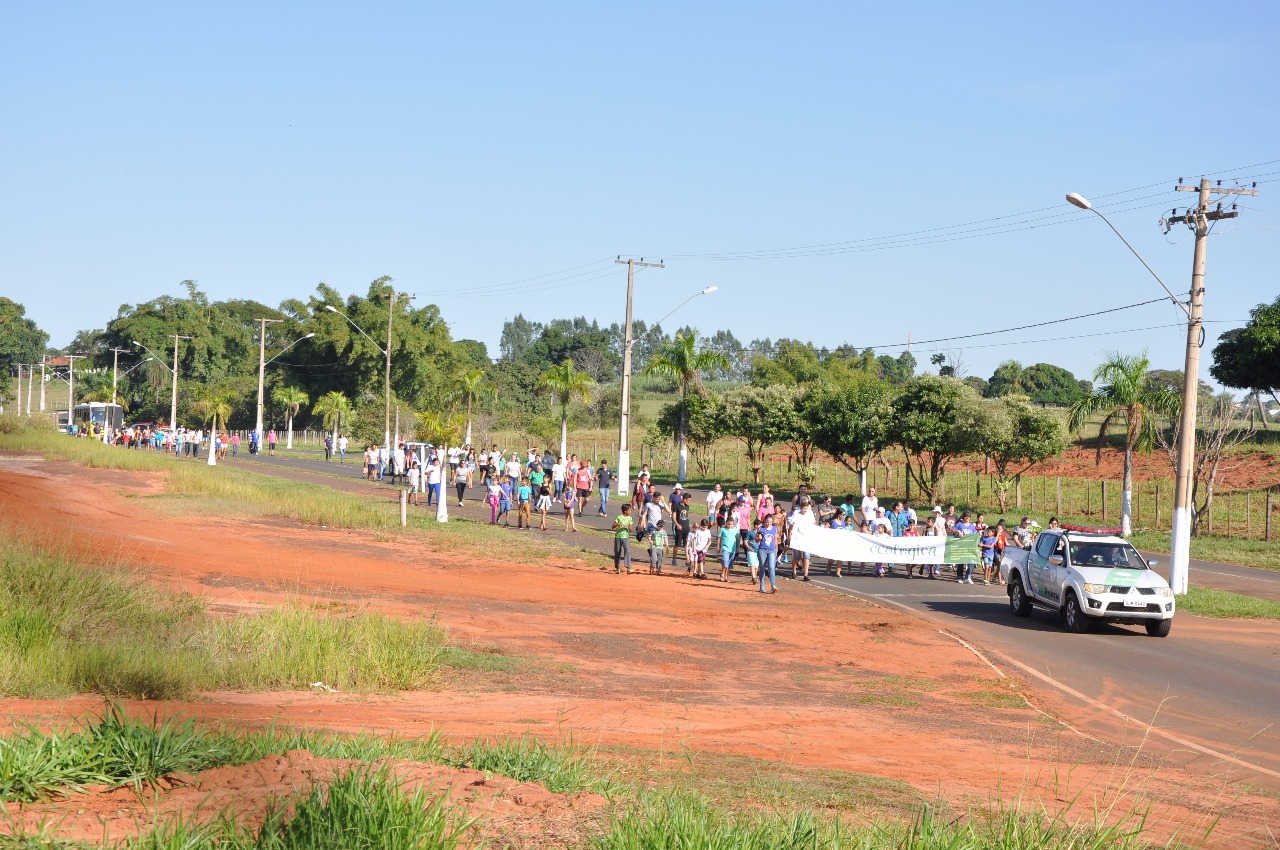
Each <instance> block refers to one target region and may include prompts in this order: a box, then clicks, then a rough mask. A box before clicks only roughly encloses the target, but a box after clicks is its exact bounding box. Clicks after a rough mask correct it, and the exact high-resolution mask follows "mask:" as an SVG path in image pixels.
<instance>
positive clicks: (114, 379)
mask: <svg viewBox="0 0 1280 850" xmlns="http://www.w3.org/2000/svg"><path fill="white" fill-rule="evenodd" d="M128 350H129V349H127V348H113V349H111V354H112V358H111V403H112V404H115V403H116V386H117V385H118V384H119V382H120V352H122V351H128ZM110 417H111V411H110V410H108V411H107V412H106V414H105V415H104V417H103V418H104V419H110ZM121 424H123V423H121ZM102 442H104V443H109V442H111V438H110V437H109V436H107V429H106V428H103V429H102Z"/></svg>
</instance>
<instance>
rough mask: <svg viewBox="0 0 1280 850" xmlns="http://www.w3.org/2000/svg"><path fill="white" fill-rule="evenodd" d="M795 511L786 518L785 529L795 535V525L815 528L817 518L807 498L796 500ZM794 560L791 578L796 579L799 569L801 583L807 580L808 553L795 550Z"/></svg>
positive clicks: (805, 496) (811, 501) (811, 503)
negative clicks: (801, 574)
mask: <svg viewBox="0 0 1280 850" xmlns="http://www.w3.org/2000/svg"><path fill="white" fill-rule="evenodd" d="M797 501H798V504H797V505H796V509H795V511H794V512H793V513H792V514H791V516H789V517H788V518H787V527H788V528H789V529H791V530H792V533H793V534H794V533H795V527H796V526H797V525H802V526H816V525H817V517H816V516H815V515H814V513H813V500H812V499H810V498H809V496H808V495H807V494H806V495H803V496H801V497H800V498H799V499H798V500H797ZM794 551H795V556H796V560H795V561H793V562H792V564H791V577H792V578H796V570H797V568H799V569H800V570H801V571H802V572H803V573H804V575H803V577H802V578H801V579H800V580H801V581H808V580H809V553H808V552H806V551H804V550H803V549H796V550H794Z"/></svg>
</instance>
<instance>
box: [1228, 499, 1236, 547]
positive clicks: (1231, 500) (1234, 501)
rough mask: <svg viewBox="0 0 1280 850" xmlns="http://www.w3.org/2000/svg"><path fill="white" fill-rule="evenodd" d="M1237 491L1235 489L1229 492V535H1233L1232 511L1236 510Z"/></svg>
mask: <svg viewBox="0 0 1280 850" xmlns="http://www.w3.org/2000/svg"><path fill="white" fill-rule="evenodd" d="M1235 504H1236V493H1235V491H1234V490H1229V491H1228V492H1227V536H1228V537H1230V536H1231V512H1232V511H1233V510H1235Z"/></svg>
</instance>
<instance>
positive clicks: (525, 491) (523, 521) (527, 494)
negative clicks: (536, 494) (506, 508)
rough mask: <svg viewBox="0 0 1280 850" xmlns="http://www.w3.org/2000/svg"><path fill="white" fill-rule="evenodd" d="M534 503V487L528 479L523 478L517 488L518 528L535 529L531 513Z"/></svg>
mask: <svg viewBox="0 0 1280 850" xmlns="http://www.w3.org/2000/svg"><path fill="white" fill-rule="evenodd" d="M532 503H533V487H531V486H530V485H529V479H528V478H521V479H520V486H519V487H518V488H516V528H532V527H533V519H532V516H531V515H530V513H529V508H530V505H531V504H532Z"/></svg>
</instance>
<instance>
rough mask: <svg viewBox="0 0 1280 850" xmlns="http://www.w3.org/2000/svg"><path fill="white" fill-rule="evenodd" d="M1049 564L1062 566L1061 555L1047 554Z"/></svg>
mask: <svg viewBox="0 0 1280 850" xmlns="http://www.w3.org/2000/svg"><path fill="white" fill-rule="evenodd" d="M1049 564H1050V566H1054V567H1060V566H1062V564H1063V560H1062V556H1061V555H1050V556H1049Z"/></svg>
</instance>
